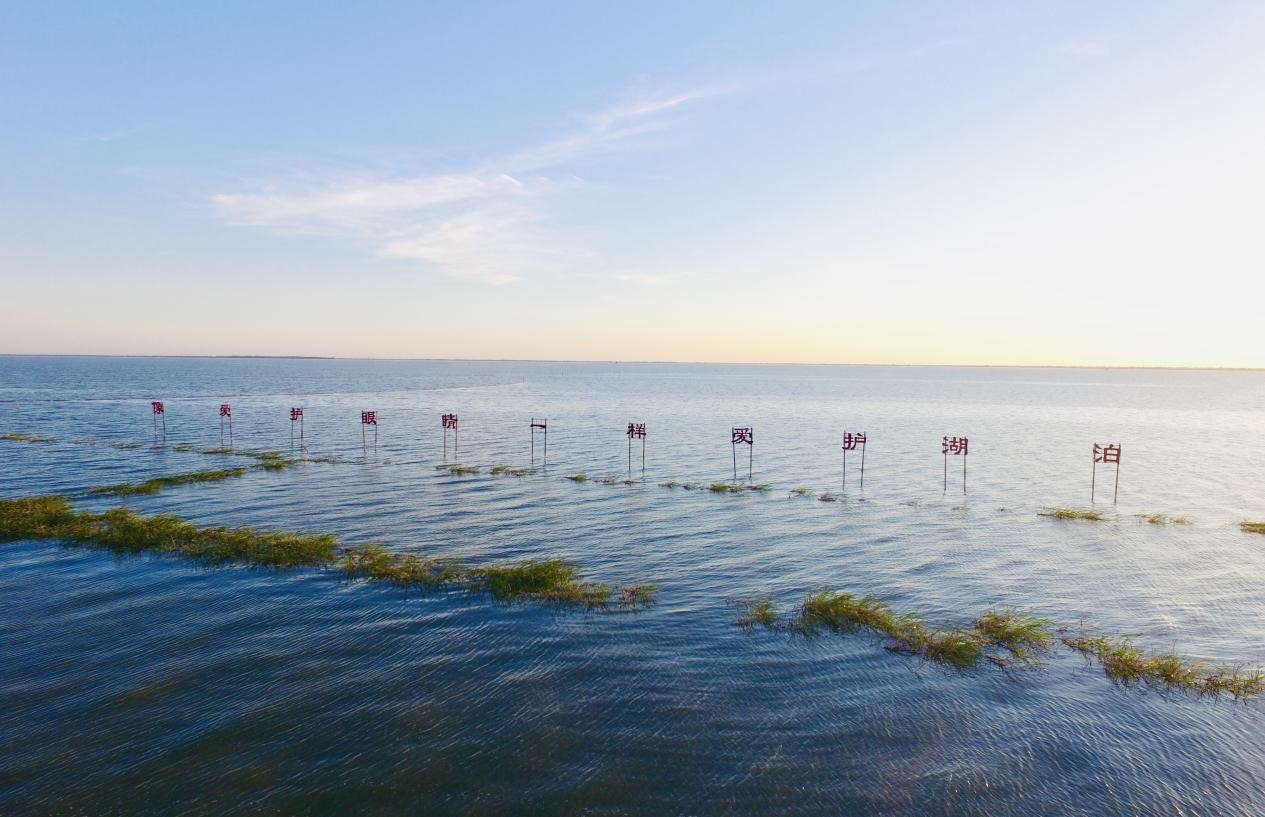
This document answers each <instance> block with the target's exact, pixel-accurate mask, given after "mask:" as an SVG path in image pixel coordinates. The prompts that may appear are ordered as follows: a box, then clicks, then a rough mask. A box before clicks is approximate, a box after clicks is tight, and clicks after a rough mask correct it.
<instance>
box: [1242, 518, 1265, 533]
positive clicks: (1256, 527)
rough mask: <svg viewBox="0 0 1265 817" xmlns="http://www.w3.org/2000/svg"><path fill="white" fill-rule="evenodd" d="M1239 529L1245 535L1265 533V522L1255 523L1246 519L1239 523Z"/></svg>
mask: <svg viewBox="0 0 1265 817" xmlns="http://www.w3.org/2000/svg"><path fill="white" fill-rule="evenodd" d="M1239 529H1240V530H1242V531H1243V532H1244V533H1265V522H1253V521H1251V520H1250V519H1244V520H1243V521H1242V522H1240V523H1239Z"/></svg>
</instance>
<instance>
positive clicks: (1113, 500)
mask: <svg viewBox="0 0 1265 817" xmlns="http://www.w3.org/2000/svg"><path fill="white" fill-rule="evenodd" d="M1119 495H1120V460H1116V488H1115V490H1113V491H1112V492H1111V504H1112V505H1115V504H1116V497H1117V496H1119Z"/></svg>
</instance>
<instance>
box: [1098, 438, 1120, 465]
mask: <svg viewBox="0 0 1265 817" xmlns="http://www.w3.org/2000/svg"><path fill="white" fill-rule="evenodd" d="M1094 462H1114V463H1117V464H1119V462H1120V443H1107V444H1106V445H1099V444H1098V443H1094Z"/></svg>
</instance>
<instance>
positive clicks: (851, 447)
mask: <svg viewBox="0 0 1265 817" xmlns="http://www.w3.org/2000/svg"><path fill="white" fill-rule="evenodd" d="M858 446H859V447H860V448H861V490H862V491H864V490H865V432H864V431H858V432H855V433H853V432H851V431H846V432H844V434H843V446H842V449H843V490H844V491H845V492H846V491H847V490H848V452H849V451H856V450H857V447H858Z"/></svg>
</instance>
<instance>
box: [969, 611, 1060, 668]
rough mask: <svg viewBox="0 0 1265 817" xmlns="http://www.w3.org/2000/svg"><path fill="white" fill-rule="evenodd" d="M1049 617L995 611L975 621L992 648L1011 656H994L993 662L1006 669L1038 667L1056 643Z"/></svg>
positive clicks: (991, 656)
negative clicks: (1042, 658)
mask: <svg viewBox="0 0 1265 817" xmlns="http://www.w3.org/2000/svg"><path fill="white" fill-rule="evenodd" d="M1053 626H1054V622H1052V621H1050V620H1049V619H1047V618H1037V617H1036V616H1031V615H1027V614H1024V613H1017V612H1015V611H1013V610H992V611H989V612H987V613H985V614H984V615H982V616H980V617H979V618H978V619H976V620H975V627H974V629H975V632H977V633H978V634H979V635H980V637H981V638H983V639H984V641H985V643H987V644H989V645H990V646H996V647H1000V648H1001V649H1004V650H1005V651H1006V652H1007V653H1009V656H1006V657H1003V656H996V655H990V656H989V660H991V661H993V663H995V664H999V665H1001V666H1006V665H1008V664H1009V663H1010V662H1015V661H1017V662H1019V663H1021V664H1035V663H1037V661H1038V659H1039V658H1040V657H1041V655H1042V654H1044V653H1046V652H1049V650H1050V645H1051V644H1053V643H1054V634H1053V633H1052V632H1051V628H1052V627H1053Z"/></svg>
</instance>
